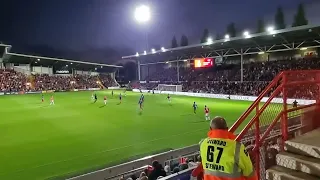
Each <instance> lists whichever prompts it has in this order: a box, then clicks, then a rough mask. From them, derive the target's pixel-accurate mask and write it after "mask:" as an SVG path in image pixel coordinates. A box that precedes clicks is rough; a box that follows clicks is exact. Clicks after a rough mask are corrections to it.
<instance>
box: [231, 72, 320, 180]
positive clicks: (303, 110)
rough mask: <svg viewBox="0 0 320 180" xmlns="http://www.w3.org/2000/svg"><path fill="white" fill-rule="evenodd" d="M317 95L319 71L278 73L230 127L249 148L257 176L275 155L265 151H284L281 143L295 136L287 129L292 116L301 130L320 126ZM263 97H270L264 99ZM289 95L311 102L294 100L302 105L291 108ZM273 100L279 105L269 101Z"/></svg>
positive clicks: (261, 175) (263, 174) (264, 170)
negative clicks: (238, 132)
mask: <svg viewBox="0 0 320 180" xmlns="http://www.w3.org/2000/svg"><path fill="white" fill-rule="evenodd" d="M319 95H320V70H306V71H284V72H281V73H280V74H278V75H277V76H276V77H275V78H274V79H273V80H272V81H271V82H270V84H269V85H268V86H267V87H266V88H265V89H264V90H263V91H262V93H261V94H260V95H259V96H258V97H256V98H255V100H254V101H253V103H252V105H251V106H250V107H249V108H248V109H247V110H246V111H245V112H244V113H243V114H242V116H241V117H240V118H239V119H238V120H237V121H236V122H235V123H234V125H233V126H232V127H231V128H230V129H229V131H230V132H232V133H235V132H237V131H239V130H241V132H240V134H239V135H238V136H237V139H236V140H239V141H241V142H243V143H245V145H246V146H247V147H249V148H248V150H249V154H250V155H251V158H252V160H253V162H254V166H255V169H256V171H257V172H258V178H259V179H261V180H265V179H266V176H265V172H266V169H267V168H268V167H269V165H270V161H269V160H270V157H271V158H272V157H275V156H276V154H275V152H273V153H271V154H268V149H274V150H275V151H283V150H284V142H285V141H286V140H288V139H289V138H292V137H294V136H296V135H297V134H296V133H290V131H289V125H290V124H291V123H292V122H293V120H292V117H293V119H294V120H298V121H299V122H298V123H299V124H300V125H301V127H302V130H301V131H300V133H304V132H306V130H309V129H312V128H316V127H317V126H318V127H319V126H320V123H319V121H316V120H317V118H316V117H317V115H318V114H317V113H319V97H320V96H319ZM266 96H269V97H268V98H267V99H264V97H266ZM276 97H281V98H280V99H281V100H280V99H279V100H275V99H277V98H276ZM289 97H296V98H297V99H298V97H301V98H302V99H312V101H309V102H308V103H305V102H306V101H301V102H304V103H300V101H299V100H297V101H299V104H300V105H301V106H298V107H293V106H292V105H291V99H289ZM274 101H276V102H279V103H281V104H277V105H275V104H271V103H272V102H274ZM261 102H264V103H263V104H261ZM312 102H313V103H312ZM243 126H245V127H244V128H243ZM310 127H311V128H310ZM275 130H277V131H279V132H280V134H277V133H276V131H275ZM298 134H299V133H298ZM249 137H250V138H249ZM248 139H249V140H248ZM269 139H272V140H269ZM271 163H272V162H271Z"/></svg>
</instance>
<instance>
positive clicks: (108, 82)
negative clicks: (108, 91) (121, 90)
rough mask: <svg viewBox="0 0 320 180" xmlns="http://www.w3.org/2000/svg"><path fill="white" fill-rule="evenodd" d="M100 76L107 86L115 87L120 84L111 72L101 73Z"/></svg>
mask: <svg viewBox="0 0 320 180" xmlns="http://www.w3.org/2000/svg"><path fill="white" fill-rule="evenodd" d="M99 78H100V80H101V82H102V84H103V85H104V86H105V87H115V86H118V85H117V82H116V81H115V80H114V79H113V78H112V77H111V75H109V74H100V75H99Z"/></svg>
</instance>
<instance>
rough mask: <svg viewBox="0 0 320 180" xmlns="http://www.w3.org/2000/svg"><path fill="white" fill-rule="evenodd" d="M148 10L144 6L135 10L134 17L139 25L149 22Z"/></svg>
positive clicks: (149, 14)
mask: <svg viewBox="0 0 320 180" xmlns="http://www.w3.org/2000/svg"><path fill="white" fill-rule="evenodd" d="M150 16H151V13H150V8H149V7H148V6H146V5H141V6H139V7H137V8H136V10H135V12H134V17H135V19H136V20H137V21H138V22H139V23H144V22H148V21H149V20H150Z"/></svg>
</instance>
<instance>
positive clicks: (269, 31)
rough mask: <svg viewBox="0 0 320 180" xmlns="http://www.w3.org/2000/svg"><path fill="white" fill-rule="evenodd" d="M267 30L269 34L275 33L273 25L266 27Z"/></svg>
mask: <svg viewBox="0 0 320 180" xmlns="http://www.w3.org/2000/svg"><path fill="white" fill-rule="evenodd" d="M267 31H268V33H269V34H275V31H274V27H273V26H270V27H268V28H267Z"/></svg>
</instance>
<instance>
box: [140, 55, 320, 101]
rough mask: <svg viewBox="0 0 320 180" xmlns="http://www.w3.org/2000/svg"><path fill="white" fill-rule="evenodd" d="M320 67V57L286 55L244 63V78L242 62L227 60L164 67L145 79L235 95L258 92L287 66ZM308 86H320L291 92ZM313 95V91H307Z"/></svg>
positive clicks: (303, 68) (295, 68)
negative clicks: (200, 65) (201, 66)
mask: <svg viewBox="0 0 320 180" xmlns="http://www.w3.org/2000/svg"><path fill="white" fill-rule="evenodd" d="M162 68H163V67H162ZM310 69H320V61H319V59H317V58H310V59H287V60H278V61H266V62H251V63H248V64H244V65H243V82H240V80H241V69H240V65H239V64H225V65H220V66H217V67H215V68H209V69H193V68H190V67H188V68H187V67H180V68H179V82H178V71H177V69H176V68H163V69H162V70H160V71H158V72H156V73H154V74H150V75H149V76H148V77H147V78H146V81H147V82H148V81H160V83H164V84H182V85H183V91H187V92H202V93H215V94H234V95H255V96H257V95H259V94H260V93H261V91H262V90H263V89H264V88H265V87H266V86H267V85H268V84H269V82H270V81H271V80H272V79H273V78H274V77H275V76H276V75H277V74H278V73H280V72H281V71H284V70H310ZM143 86H144V87H145V88H150V87H153V88H154V87H156V85H154V83H151V84H150V83H147V84H144V85H143ZM306 89H313V90H314V91H315V90H317V87H312V88H309V87H304V88H300V90H299V91H298V90H296V92H295V93H291V95H292V97H295V96H296V95H297V93H299V92H300V93H299V94H301V92H302V91H306ZM304 93H305V94H307V95H306V96H310V94H312V92H304Z"/></svg>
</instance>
